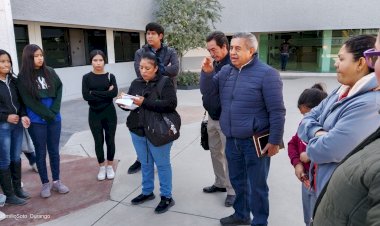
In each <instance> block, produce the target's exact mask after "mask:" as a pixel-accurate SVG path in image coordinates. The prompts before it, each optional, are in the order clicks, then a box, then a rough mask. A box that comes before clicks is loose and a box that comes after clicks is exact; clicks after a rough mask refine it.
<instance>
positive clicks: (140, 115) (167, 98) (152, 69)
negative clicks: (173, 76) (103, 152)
mask: <svg viewBox="0 0 380 226" xmlns="http://www.w3.org/2000/svg"><path fill="white" fill-rule="evenodd" d="M140 73H141V77H139V78H136V79H135V80H134V81H133V82H132V84H131V86H130V87H129V90H128V94H129V95H131V96H133V97H131V98H132V99H133V103H134V104H135V105H137V106H139V107H138V108H136V109H134V110H132V111H131V113H130V114H129V116H128V119H127V126H128V128H129V130H130V132H131V136H132V142H133V145H134V147H135V149H136V152H137V156H138V158H139V160H140V161H141V170H142V193H141V194H140V195H138V196H137V197H136V198H134V199H132V201H131V202H132V204H133V205H138V204H141V203H143V202H145V201H148V200H152V199H154V198H155V195H154V194H153V190H154V164H156V166H157V171H158V178H159V181H160V193H161V194H160V195H161V201H160V203H159V204H158V206H157V207H156V209H155V213H164V212H166V211H167V210H168V209H169V208H170V207H171V206H173V205H174V200H173V198H172V168H171V164H170V149H171V146H172V144H173V142H170V143H167V144H164V145H162V146H155V145H153V144H152V143H151V142H150V141H149V140H148V139H147V137H146V135H145V132H144V126H147V125H145V120H144V114H145V112H146V111H147V110H149V111H155V112H159V113H163V112H173V111H175V108H176V107H177V96H176V91H175V89H174V86H173V83H172V82H171V80H170V79H166V81H165V83H164V85H163V87H162V91H161V95H159V98H156V97H157V93H159V91H158V89H157V84H159V82H163V79H165V78H164V76H163V75H161V74H159V72H158V62H157V58H156V56H155V55H154V54H153V53H151V52H146V53H144V54H143V55H142V57H141V61H140ZM125 96H126V95H125V94H123V93H122V94H121V95H120V96H119V98H120V99H121V98H125ZM127 97H128V96H127ZM119 106H120V107H121V108H124V109H129V110H130V109H132V108H131V107H130V106H124V105H123V104H119Z"/></svg>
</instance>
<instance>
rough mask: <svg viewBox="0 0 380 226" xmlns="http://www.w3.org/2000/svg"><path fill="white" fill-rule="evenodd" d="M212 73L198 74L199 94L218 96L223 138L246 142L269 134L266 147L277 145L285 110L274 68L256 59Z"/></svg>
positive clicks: (279, 82) (281, 131) (280, 84)
mask: <svg viewBox="0 0 380 226" xmlns="http://www.w3.org/2000/svg"><path fill="white" fill-rule="evenodd" d="M214 75H215V72H212V73H205V72H203V71H202V72H201V80H200V87H201V92H202V93H211V92H212V91H213V90H214V89H216V90H217V91H218V92H219V96H220V102H221V106H222V113H221V116H220V126H221V128H222V131H223V133H224V135H225V136H226V137H234V138H248V137H251V136H252V135H253V134H254V133H260V132H264V131H269V133H270V136H269V143H271V144H280V142H281V141H282V136H283V133H284V124H285V106H284V101H283V96H282V81H281V78H280V76H279V73H278V72H277V70H275V69H274V68H272V67H270V66H268V65H267V64H265V63H263V62H261V61H260V60H259V59H258V58H257V55H255V56H254V58H253V59H252V60H251V61H250V62H249V63H248V64H246V65H244V66H243V67H242V68H241V69H238V68H236V67H234V66H233V65H226V66H224V67H223V68H222V69H221V71H219V72H218V73H217V74H216V75H215V76H214Z"/></svg>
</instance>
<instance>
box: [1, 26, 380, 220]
mask: <svg viewBox="0 0 380 226" xmlns="http://www.w3.org/2000/svg"><path fill="white" fill-rule="evenodd" d="M163 37H164V29H163V28H162V26H161V25H159V24H157V23H149V24H148V25H147V26H146V40H147V44H146V45H145V46H143V47H142V48H141V49H139V50H138V51H136V54H135V71H136V74H137V78H136V79H135V80H133V82H132V83H131V85H130V87H129V90H128V91H127V93H126V94H128V95H130V96H133V98H132V100H133V104H134V105H136V106H137V107H136V108H133V109H132V108H129V107H127V106H124V105H121V104H119V105H118V106H119V107H120V108H121V109H123V110H126V111H130V113H129V116H128V118H127V122H126V124H127V127H128V129H129V131H130V135H131V138H132V142H133V146H134V148H135V150H136V154H137V160H136V162H135V163H134V164H133V165H132V166H131V167H130V169H129V170H128V172H129V173H135V172H137V171H138V170H140V169H141V171H142V174H141V175H142V192H141V194H140V195H138V196H137V197H135V198H133V199H132V200H131V202H132V204H133V205H138V204H141V203H143V202H145V201H148V200H153V199H155V194H154V193H153V190H154V165H156V167H157V171H158V178H159V181H160V196H161V201H160V202H159V204H158V205H157V207H156V208H155V213H158V214H160V213H164V212H166V211H167V210H168V209H169V208H170V207H172V206H173V205H174V204H175V201H174V199H173V197H172V196H173V195H172V168H171V163H170V149H171V147H172V144H173V141H170V142H168V143H166V144H164V145H160V146H157V145H154V144H153V143H152V141H151V140H150V139H149V138H148V137H147V134H146V133H147V132H146V131H147V130H146V127H147V121H146V116H147V114H148V113H149V112H157V113H168V112H174V111H176V107H177V96H176V75H177V74H178V70H179V68H178V66H179V64H178V57H177V54H176V52H175V50H174V49H173V48H170V47H168V46H166V45H165V44H163ZM206 43H207V45H206V46H207V50H208V51H209V53H210V55H211V56H209V57H206V58H205V59H204V60H203V62H202V67H201V69H202V71H201V75H200V89H201V93H202V100H203V106H204V107H205V109H206V111H207V112H208V127H207V130H208V134H209V146H210V153H211V159H212V164H213V169H214V174H215V181H214V183H213V184H212V185H211V186H208V187H204V188H203V192H205V193H214V192H227V196H226V199H225V201H224V205H225V206H227V207H229V206H232V207H233V209H234V213H233V214H232V215H230V216H228V217H224V218H222V219H220V223H221V224H222V225H256V226H260V225H268V217H269V197H268V194H269V188H268V184H267V178H268V174H269V168H270V160H271V157H272V156H274V155H276V154H277V153H278V152H279V149H280V145H281V144H282V142H283V141H282V137H283V133H284V124H285V112H286V110H285V106H284V101H283V91H282V89H283V83H282V80H281V78H280V75H279V72H278V71H277V70H275V69H274V68H272V67H270V66H268V65H267V64H265V63H263V62H261V61H260V60H259V58H258V54H257V49H258V41H257V39H256V37H255V36H254V35H253V34H251V33H245V32H239V33H236V34H234V35H233V37H232V39H231V42H230V43H229V42H228V39H227V37H226V36H225V35H224V34H223V33H222V32H219V31H215V32H212V33H211V34H210V35H209V36H208V37H207V38H206ZM379 56H380V33H379V35H378V37H377V39H375V38H374V37H372V36H369V35H360V36H355V37H352V38H350V39H349V40H347V41H346V42H345V43H344V44H343V46H342V48H341V49H340V51H339V53H338V59H337V61H336V63H335V67H336V70H337V79H338V82H339V83H340V84H341V86H340V87H338V88H337V89H335V90H334V91H333V92H332V93H331V94H329V95H327V93H326V92H325V90H324V88H323V87H322V85H320V84H316V85H314V86H313V87H311V88H309V89H306V90H304V91H303V92H302V94H301V95H300V97H299V100H298V108H299V110H300V112H301V114H303V115H304V118H303V119H302V121H301V122H300V124H299V128H298V131H297V133H296V134H295V135H294V136H293V137H292V139H291V140H290V141H289V143H288V147H289V148H288V153H289V158H290V160H291V164H292V165H293V166H294V169H295V175H296V177H297V178H298V179H299V180H300V181H301V182H302V185H301V186H302V199H303V207H304V221H305V224H306V225H324V226H325V225H348V224H352V225H356V224H360V223H363V222H366V225H375V224H376V223H378V222H380V208H379V205H378V203H379V200H380V198H379V197H380V196H379V195H378V193H379V188H380V180H379V178H380V177H379V176H378V175H379V172H380V170H379V166H378V160H379V156H380V155H379V150H380V149H379V145H380V144H379V138H380V137H379V127H380V115H379V108H380V92H379V90H380V88H379V87H380V85H379V84H380V61H379V60H377V58H378V57H379ZM90 61H91V64H92V67H93V70H92V71H91V72H89V73H87V74H85V75H84V76H83V79H82V94H83V98H84V99H85V100H86V101H87V102H88V104H89V114H88V122H89V125H90V129H91V132H92V135H93V138H94V142H95V152H96V156H97V161H98V164H99V172H98V174H97V179H98V180H99V181H103V180H105V179H106V178H107V179H113V178H114V177H115V172H114V169H113V160H114V156H115V133H116V126H117V116H116V109H115V106H114V104H113V100H114V98H115V97H116V98H123V96H124V95H126V94H125V93H118V86H117V82H116V78H115V76H114V75H113V74H112V73H109V72H106V70H105V64H106V62H107V59H106V56H105V54H104V53H103V52H102V51H100V50H94V51H92V52H91V53H90ZM373 71H375V72H373ZM166 77H169V78H170V79H166ZM0 80H1V82H0V184H1V188H2V190H3V192H4V194H5V196H6V200H5V202H6V203H8V204H15V205H23V204H25V203H26V199H28V198H30V194H28V193H27V192H26V191H24V190H23V188H22V186H21V159H20V154H21V149H22V148H21V144H22V137H23V128H28V130H29V133H30V136H31V139H32V140H33V144H34V146H35V152H36V164H37V168H38V173H39V175H40V179H41V183H42V186H41V192H40V196H41V197H44V198H48V197H50V196H51V190H53V191H57V192H58V193H61V194H66V193H68V192H69V188H68V187H67V186H65V185H64V184H63V183H62V182H61V180H60V156H59V139H60V133H61V115H60V106H61V98H62V83H61V81H60V79H59V77H58V75H57V74H56V73H55V71H54V69H52V68H50V67H48V66H46V64H45V61H44V54H43V51H42V49H41V48H40V47H39V46H37V45H34V44H31V45H27V46H26V47H25V48H24V50H23V56H22V66H21V70H20V73H19V75H18V76H16V75H14V74H13V72H12V60H11V57H10V55H9V53H7V52H6V51H4V50H0ZM159 84H163V86H162V87H161V88H159ZM263 133H265V134H269V138H268V142H267V144H265V146H264V147H262V152H263V153H265V154H264V155H262V156H261V155H257V152H256V150H255V149H256V147H257V146H256V145H255V140H254V139H253V137H254V136H256V135H257V134H263ZM104 142H106V147H107V152H106V159H105V156H104V155H105V153H104V148H103V145H104ZM47 152H48V153H49V159H50V167H51V171H52V181H53V183H50V182H49V178H48V176H47V167H46V153H47ZM106 160H107V161H106ZM352 192H355V195H352ZM1 199H2V197H0V203H1V201H2V200H1ZM332 204H333V205H332ZM331 206H333V207H334V209H333V210H332V209H331ZM251 214H252V216H253V219H251ZM348 221H349V222H348Z"/></svg>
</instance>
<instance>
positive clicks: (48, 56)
mask: <svg viewBox="0 0 380 226" xmlns="http://www.w3.org/2000/svg"><path fill="white" fill-rule="evenodd" d="M41 36H42V46H43V50H44V52H45V62H46V64H47V65H49V66H51V67H54V68H60V67H68V66H71V57H70V52H69V49H70V48H69V33H68V29H67V28H58V27H41Z"/></svg>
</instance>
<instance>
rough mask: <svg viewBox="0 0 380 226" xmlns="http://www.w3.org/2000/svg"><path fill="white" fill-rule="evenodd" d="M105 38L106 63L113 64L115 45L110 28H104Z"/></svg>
mask: <svg viewBox="0 0 380 226" xmlns="http://www.w3.org/2000/svg"><path fill="white" fill-rule="evenodd" d="M106 39H107V58H108V64H114V63H115V62H116V60H115V45H114V37H113V30H112V29H106Z"/></svg>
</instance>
